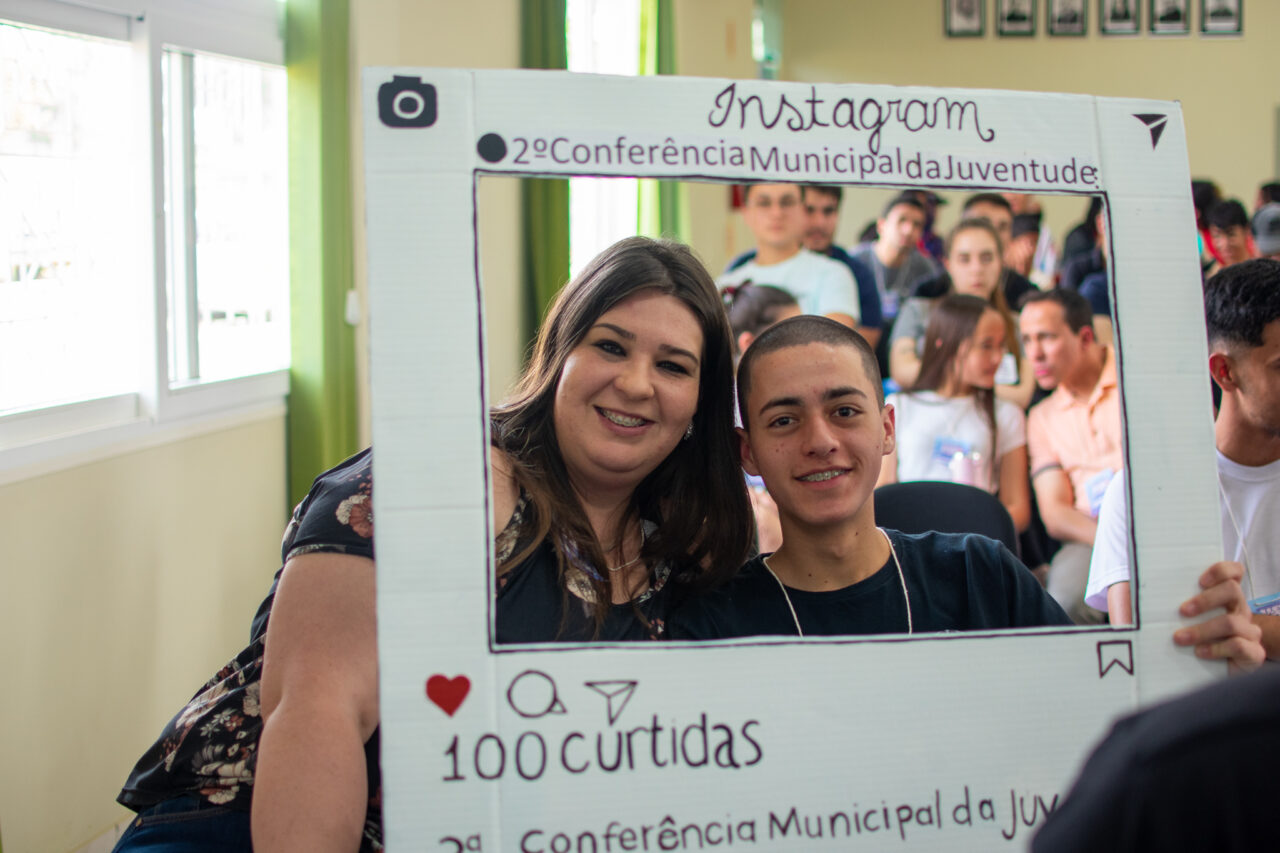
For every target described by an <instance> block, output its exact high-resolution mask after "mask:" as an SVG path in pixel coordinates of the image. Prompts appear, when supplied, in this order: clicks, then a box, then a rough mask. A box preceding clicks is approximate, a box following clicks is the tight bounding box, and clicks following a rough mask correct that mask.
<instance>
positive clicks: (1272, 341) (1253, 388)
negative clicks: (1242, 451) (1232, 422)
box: [1230, 320, 1280, 438]
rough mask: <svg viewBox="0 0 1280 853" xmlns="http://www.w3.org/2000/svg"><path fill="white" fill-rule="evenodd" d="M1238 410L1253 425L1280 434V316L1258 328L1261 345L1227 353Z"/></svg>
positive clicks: (1244, 347)
mask: <svg viewBox="0 0 1280 853" xmlns="http://www.w3.org/2000/svg"><path fill="white" fill-rule="evenodd" d="M1230 358H1231V363H1232V366H1233V368H1234V371H1235V381H1236V393H1237V399H1238V401H1239V403H1240V406H1239V409H1240V414H1241V416H1242V417H1243V418H1244V420H1245V421H1246V422H1247V423H1248V424H1249V425H1250V426H1252V427H1253V428H1254V429H1256V430H1258V431H1260V432H1262V433H1266V434H1269V435H1271V436H1274V437H1276V438H1280V320H1275V321H1273V322H1271V323H1268V324H1267V325H1266V326H1265V327H1264V328H1263V330H1262V346H1257V347H1247V346H1242V347H1239V351H1238V352H1236V353H1234V354H1233V355H1232V356H1231V357H1230Z"/></svg>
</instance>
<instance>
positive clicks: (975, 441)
mask: <svg viewBox="0 0 1280 853" xmlns="http://www.w3.org/2000/svg"><path fill="white" fill-rule="evenodd" d="M1005 335H1006V331H1005V322H1004V318H1003V317H1002V316H1001V315H1000V312H999V311H997V310H996V309H995V308H992V307H991V305H989V304H988V303H987V302H986V301H985V300H983V299H981V298H979V297H976V296H970V295H958V294H953V295H951V296H947V297H945V298H944V299H943V300H942V301H941V302H940V303H939V304H938V305H937V307H936V308H934V309H933V311H932V313H931V314H930V317H929V328H928V330H927V331H926V333H925V347H924V359H923V361H922V363H921V366H920V375H919V377H918V378H917V379H916V383H915V385H914V386H912V388H911V389H910V390H909V391H907V392H905V393H899V394H890V395H889V397H888V399H887V400H886V402H888V403H892V404H893V407H894V411H895V416H896V424H897V444H896V448H895V449H894V451H893V452H892V453H890V454H889V456H888V457H887V458H886V459H885V464H884V465H883V466H882V467H881V469H880V480H879V482H878V483H877V485H880V486H882V485H885V484H887V483H895V482H904V481H909V480H945V481H949V482H955V483H963V484H965V485H969V486H977V487H978V488H980V489H986V490H987V491H989V492H991V493H992V494H994V495H996V496H997V497H998V498H999V499H1000V502H1001V503H1002V504H1004V507H1005V509H1007V510H1008V511H1009V516H1010V517H1011V518H1012V519H1013V523H1014V526H1015V527H1016V528H1017V529H1018V530H1025V529H1026V527H1027V524H1028V523H1029V522H1030V520H1031V488H1030V481H1029V480H1028V476H1027V426H1026V417H1025V416H1024V415H1023V414H1022V410H1021V409H1019V408H1018V407H1017V406H1015V405H1013V404H1012V403H1009V402H1007V401H1005V400H999V399H997V398H996V396H995V393H994V391H993V386H994V384H995V376H996V371H997V370H998V369H999V367H1000V361H1001V359H1002V358H1003V356H1004V354H1005Z"/></svg>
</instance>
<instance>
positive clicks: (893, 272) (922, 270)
mask: <svg viewBox="0 0 1280 853" xmlns="http://www.w3.org/2000/svg"><path fill="white" fill-rule="evenodd" d="M927 216H928V211H927V210H925V206H924V204H923V203H922V202H921V201H920V199H919V198H917V197H916V195H915V194H914V193H910V192H905V193H899V194H898V195H896V196H894V197H893V198H892V199H890V200H889V203H888V204H887V205H885V208H884V214H883V215H882V216H881V217H880V218H879V219H877V220H876V233H877V235H878V236H877V237H876V240H875V241H874V242H872V243H865V244H863V245H861V246H859V247H858V248H857V249H855V250H854V251H853V252H852V253H851V254H852V255H853V257H854V259H855V260H858V261H861V262H862V263H863V264H866V266H867V268H868V269H870V270H871V274H872V275H873V276H874V277H875V282H876V291H877V292H878V293H879V294H880V307H881V310H882V311H883V312H884V318H885V320H886V321H889V320H893V319H894V318H895V317H897V316H898V307H899V306H900V305H901V304H902V303H903V302H906V301H907V299H909V298H910V297H912V296H914V295H915V292H916V288H917V287H919V286H920V285H921V284H924V283H925V282H927V281H932V280H933V279H936V278H938V277H939V276H940V275H942V267H940V266H939V265H938V264H937V262H936V261H934V260H933V259H932V258H929V257H927V256H926V255H924V254H923V253H922V252H921V251H920V250H919V249H918V248H916V244H917V243H919V242H920V235H921V234H923V233H924V223H925V219H926V217H927Z"/></svg>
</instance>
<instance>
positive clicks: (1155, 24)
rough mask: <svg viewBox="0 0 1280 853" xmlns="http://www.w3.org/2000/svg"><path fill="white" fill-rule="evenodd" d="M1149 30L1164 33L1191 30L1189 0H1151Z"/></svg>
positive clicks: (1183, 33)
mask: <svg viewBox="0 0 1280 853" xmlns="http://www.w3.org/2000/svg"><path fill="white" fill-rule="evenodd" d="M1151 32H1153V33H1160V34H1166V35H1186V34H1187V33H1189V32H1191V0H1151Z"/></svg>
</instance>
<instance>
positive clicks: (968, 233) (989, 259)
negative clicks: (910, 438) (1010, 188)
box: [889, 219, 1035, 410]
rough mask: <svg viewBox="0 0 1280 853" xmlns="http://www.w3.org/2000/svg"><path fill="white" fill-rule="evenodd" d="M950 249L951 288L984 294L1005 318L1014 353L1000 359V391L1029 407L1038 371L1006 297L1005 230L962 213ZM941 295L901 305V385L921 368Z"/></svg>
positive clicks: (897, 348) (894, 356) (893, 370)
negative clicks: (1024, 350)
mask: <svg viewBox="0 0 1280 853" xmlns="http://www.w3.org/2000/svg"><path fill="white" fill-rule="evenodd" d="M946 251H947V255H946V259H945V260H944V262H943V263H944V265H945V266H946V269H947V275H948V277H949V278H950V286H949V287H948V288H947V291H946V293H947V294H950V293H961V294H969V295H971V296H977V297H980V298H981V299H984V300H986V302H987V304H989V305H990V306H991V307H992V308H994V309H995V310H996V311H997V312H999V314H1000V316H1001V318H1002V319H1003V321H1004V324H1005V338H1006V341H1007V342H1008V346H1009V353H1008V356H1007V358H1005V359H1004V361H1003V363H1002V364H1001V370H1000V373H999V375H998V377H997V385H996V394H997V395H998V396H999V397H1001V398H1002V399H1005V400H1008V401H1010V402H1012V403H1014V404H1016V405H1017V406H1019V407H1020V408H1022V409H1024V410H1025V409H1026V407H1027V405H1028V404H1029V403H1030V402H1031V395H1032V393H1033V392H1034V391H1035V375H1034V373H1033V372H1032V369H1031V364H1030V362H1028V361H1027V360H1026V359H1023V358H1021V357H1020V356H1019V352H1020V350H1019V347H1018V343H1017V342H1018V324H1017V321H1016V320H1015V319H1014V316H1013V314H1012V312H1010V310H1009V306H1008V305H1007V304H1006V303H1005V299H1004V287H1003V277H1004V260H1003V259H1004V247H1003V244H1002V243H1001V241H1000V235H999V234H998V233H997V232H996V229H995V227H994V226H992V225H991V223H990V222H988V221H987V220H986V219H963V220H961V221H960V223H959V224H958V225H956V226H955V227H954V228H952V229H951V233H950V234H948V235H947V244H946ZM943 295H944V296H945V295H946V294H943ZM937 301H938V300H937V299H926V298H922V297H912V298H911V299H909V300H907V303H906V304H905V305H903V306H902V311H901V313H899V314H898V319H897V321H896V322H895V323H894V326H893V335H892V339H891V341H890V343H889V376H890V377H891V378H892V379H893V381H894V382H896V383H897V384H898V387H899V388H910V387H912V386H913V385H914V384H915V382H916V377H917V376H919V374H920V353H921V351H922V350H923V348H924V330H925V326H926V325H927V324H928V322H929V312H930V310H931V309H932V308H933V306H934V305H935V304H936V303H937Z"/></svg>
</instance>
